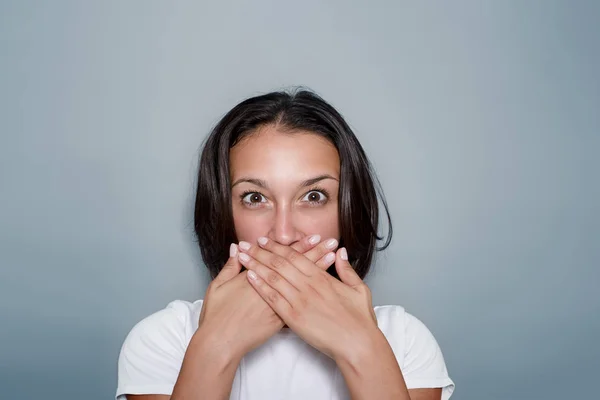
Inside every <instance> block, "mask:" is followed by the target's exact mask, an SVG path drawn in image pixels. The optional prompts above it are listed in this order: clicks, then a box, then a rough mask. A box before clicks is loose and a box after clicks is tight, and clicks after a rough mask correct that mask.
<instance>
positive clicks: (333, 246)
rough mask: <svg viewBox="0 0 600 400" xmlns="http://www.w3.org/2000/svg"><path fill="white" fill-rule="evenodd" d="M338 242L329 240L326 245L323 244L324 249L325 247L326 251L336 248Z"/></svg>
mask: <svg viewBox="0 0 600 400" xmlns="http://www.w3.org/2000/svg"><path fill="white" fill-rule="evenodd" d="M337 244H338V241H337V240H335V239H329V240H328V241H327V243H325V247H327V248H328V249H333V248H335V246H337Z"/></svg>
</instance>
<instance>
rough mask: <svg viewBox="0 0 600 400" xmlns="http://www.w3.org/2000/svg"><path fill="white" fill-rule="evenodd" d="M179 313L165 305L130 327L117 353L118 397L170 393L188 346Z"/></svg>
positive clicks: (140, 398) (143, 398)
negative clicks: (118, 353)
mask: <svg viewBox="0 0 600 400" xmlns="http://www.w3.org/2000/svg"><path fill="white" fill-rule="evenodd" d="M181 314H182V313H181V312H180V311H178V310H177V309H175V308H174V307H171V308H169V307H167V308H165V309H163V310H161V311H159V312H157V313H154V314H152V315H150V316H149V317H146V318H144V319H143V320H142V321H140V322H139V323H137V324H136V325H135V326H134V327H133V328H132V329H131V331H130V332H129V334H128V335H127V338H126V339H125V341H124V343H123V346H122V348H121V352H120V355H119V362H118V382H117V393H116V398H117V400H125V399H126V398H127V399H128V400H131V399H135V400H165V399H169V398H170V397H171V393H172V392H173V387H174V386H175V383H176V381H177V378H178V376H179V371H180V369H181V365H182V363H183V358H184V356H185V351H186V348H187V341H186V319H185V318H184V317H182V315H181ZM126 396H127V397H126Z"/></svg>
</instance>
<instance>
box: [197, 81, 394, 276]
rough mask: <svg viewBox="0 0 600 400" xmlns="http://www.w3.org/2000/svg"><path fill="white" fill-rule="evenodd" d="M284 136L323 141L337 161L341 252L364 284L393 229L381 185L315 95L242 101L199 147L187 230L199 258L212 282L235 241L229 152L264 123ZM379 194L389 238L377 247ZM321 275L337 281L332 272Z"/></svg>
mask: <svg viewBox="0 0 600 400" xmlns="http://www.w3.org/2000/svg"><path fill="white" fill-rule="evenodd" d="M269 124H274V125H277V126H278V127H281V128H282V130H285V131H308V132H311V133H314V134H316V135H319V136H322V137H324V138H326V139H327V140H329V141H330V142H331V143H332V144H333V145H334V146H335V147H336V148H337V151H338V153H339V156H340V186H339V196H338V198H339V202H338V211H339V225H340V226H339V230H340V234H341V238H340V245H339V246H340V247H346V249H347V250H348V256H349V260H350V263H351V264H352V266H353V268H354V269H355V271H356V272H357V274H358V275H359V276H360V277H361V278H364V277H365V276H366V275H367V273H368V272H369V269H370V267H371V262H372V259H373V254H374V252H375V250H383V249H385V248H387V246H388V245H389V244H390V241H391V238H392V223H391V219H390V214H389V211H388V207H387V203H386V201H385V198H384V196H383V193H382V190H381V186H380V184H379V181H378V180H377V177H376V176H375V174H374V172H373V171H372V167H371V164H370V162H369V160H368V158H367V156H366V154H365V152H364V150H363V148H362V146H361V145H360V143H359V141H358V139H357V138H356V136H355V135H354V133H353V132H352V130H351V129H350V127H349V126H348V124H347V123H346V121H345V120H344V118H343V117H342V115H341V114H340V113H338V112H337V111H336V110H335V109H334V108H333V107H332V106H331V105H330V104H328V103H327V102H326V101H325V100H323V99H322V98H321V97H319V96H318V95H316V94H314V93H312V92H310V91H307V90H299V91H295V92H290V93H288V92H272V93H268V94H265V95H261V96H256V97H252V98H249V99H247V100H244V101H242V102H241V103H239V104H238V105H236V106H235V107H234V108H233V109H232V110H231V111H229V112H228V113H227V114H226V115H225V116H224V117H223V118H222V119H221V120H220V121H219V122H218V123H217V125H216V126H215V127H214V129H213V130H212V132H211V133H210V135H209V136H208V138H207V139H206V141H205V142H204V144H203V149H202V153H201V155H200V163H199V168H198V187H197V191H196V204H195V209H194V230H195V233H196V237H197V240H198V245H199V247H200V252H201V254H202V259H203V261H204V263H205V265H206V267H207V268H208V270H209V272H210V275H211V277H212V278H214V277H216V276H217V274H218V273H219V271H220V270H221V268H222V267H223V265H224V264H225V262H226V261H227V258H228V257H229V246H230V244H231V243H237V242H238V238H237V236H236V233H235V228H234V223H233V211H232V202H231V201H232V200H231V182H230V172H229V150H230V149H231V148H232V147H233V146H234V145H235V144H236V143H238V142H239V141H240V140H241V139H242V138H244V137H246V136H248V135H251V134H252V133H254V132H256V130H257V129H258V128H260V127H263V126H265V125H269ZM378 195H379V199H380V200H381V203H382V205H383V207H384V210H385V214H386V217H387V221H388V235H387V238H386V240H385V242H384V243H383V245H382V246H381V247H379V248H377V247H376V243H377V240H383V237H381V236H379V235H378V227H379V206H378ZM328 272H329V273H330V274H331V275H333V276H335V277H337V273H336V271H335V267H333V266H332V267H331V268H329V270H328Z"/></svg>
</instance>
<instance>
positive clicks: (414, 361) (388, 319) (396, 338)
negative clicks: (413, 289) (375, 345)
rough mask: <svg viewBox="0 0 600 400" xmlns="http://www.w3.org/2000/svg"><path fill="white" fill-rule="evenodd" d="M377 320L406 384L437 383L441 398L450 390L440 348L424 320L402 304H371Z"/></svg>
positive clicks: (451, 385) (415, 386) (435, 385)
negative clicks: (375, 305) (373, 306)
mask: <svg viewBox="0 0 600 400" xmlns="http://www.w3.org/2000/svg"><path fill="white" fill-rule="evenodd" d="M375 315H376V316H377V324H378V326H379V329H380V330H381V331H382V332H383V334H384V335H385V337H386V339H387V340H388V343H389V344H390V347H391V348H392V350H393V351H394V354H395V356H396V359H397V361H398V365H400V369H401V370H402V374H403V375H404V379H405V381H406V385H407V387H408V388H409V389H413V388H435V387H441V388H443V390H442V398H443V399H447V398H449V397H450V395H451V394H452V392H453V391H454V383H453V382H452V380H451V379H450V377H449V375H448V370H447V368H446V363H445V361H444V356H443V354H442V350H441V349H440V346H439V345H438V343H437V341H436V339H435V337H434V336H433V334H432V333H431V331H430V330H429V329H428V328H427V326H425V324H424V323H423V322H422V321H421V320H420V319H418V318H417V317H415V316H414V315H412V314H410V313H408V312H407V311H406V310H405V309H404V307H402V306H397V305H385V306H378V307H375Z"/></svg>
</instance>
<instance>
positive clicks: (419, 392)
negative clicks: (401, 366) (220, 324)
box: [147, 388, 442, 400]
mask: <svg viewBox="0 0 600 400" xmlns="http://www.w3.org/2000/svg"><path fill="white" fill-rule="evenodd" d="M408 394H409V395H410V400H441V399H442V388H434V389H408ZM147 400H150V399H147Z"/></svg>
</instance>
